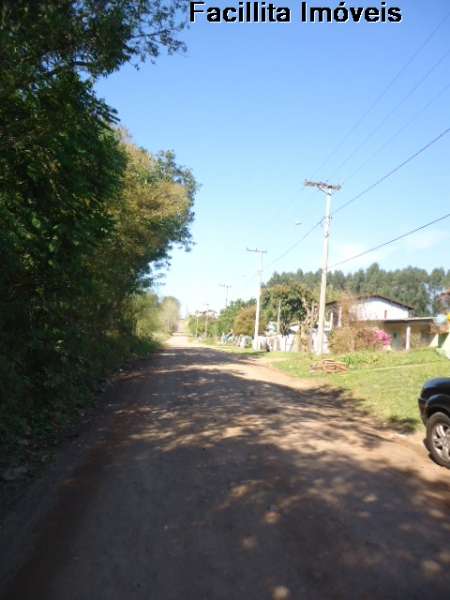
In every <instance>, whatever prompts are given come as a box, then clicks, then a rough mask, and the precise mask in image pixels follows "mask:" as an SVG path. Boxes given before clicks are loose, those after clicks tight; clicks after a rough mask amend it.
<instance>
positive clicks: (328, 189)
mask: <svg viewBox="0 0 450 600" xmlns="http://www.w3.org/2000/svg"><path fill="white" fill-rule="evenodd" d="M305 187H314V188H317V189H319V190H320V191H321V192H323V193H324V194H326V202H325V217H324V220H323V254H322V281H321V283H320V301H319V331H318V338H319V339H318V350H317V354H319V355H321V354H323V339H324V327H325V304H326V298H327V272H328V246H329V241H330V224H331V195H332V193H333V192H338V191H339V190H340V189H341V186H340V185H331V184H329V183H324V182H322V181H308V180H306V181H305Z"/></svg>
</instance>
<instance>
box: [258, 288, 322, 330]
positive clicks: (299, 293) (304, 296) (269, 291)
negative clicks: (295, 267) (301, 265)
mask: <svg viewBox="0 0 450 600" xmlns="http://www.w3.org/2000/svg"><path fill="white" fill-rule="evenodd" d="M311 302H312V295H311V293H310V292H309V291H308V290H307V289H305V288H304V287H303V286H302V285H300V284H299V283H296V282H294V281H291V282H289V283H287V284H279V285H274V286H272V287H270V288H265V289H264V290H263V294H262V306H263V308H264V310H265V312H266V315H267V318H268V319H269V320H273V321H275V320H278V315H279V317H280V333H281V335H287V334H288V333H289V328H290V325H292V324H293V323H294V322H295V323H298V324H300V323H301V321H302V320H303V319H304V317H305V315H306V311H307V305H308V304H311Z"/></svg>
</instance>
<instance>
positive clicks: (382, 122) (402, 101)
mask: <svg viewBox="0 0 450 600" xmlns="http://www.w3.org/2000/svg"><path fill="white" fill-rule="evenodd" d="M449 55H450V50H447V52H445V54H444V55H443V56H441V58H440V59H439V60H438V61H437V62H435V63H434V64H433V66H432V67H431V68H430V69H428V71H427V72H426V73H425V75H424V76H423V77H422V78H421V79H420V80H419V81H418V82H417V83H416V84H415V85H414V86H413V87H412V88H411V89H410V90H409V92H408V93H407V94H406V95H405V96H404V97H403V98H402V99H401V100H400V102H398V103H397V104H396V105H395V107H394V108H393V109H392V110H391V111H390V112H389V113H388V114H387V115H386V116H385V117H384V118H383V119H382V120H381V121H380V123H378V125H377V126H376V127H375V128H374V129H372V131H370V133H368V134H367V135H366V137H365V138H364V139H363V140H362V142H360V143H359V145H358V146H356V148H355V149H354V150H353V151H352V152H351V153H350V154H349V155H348V156H347V157H346V158H345V159H344V160H343V161H342V162H341V164H340V165H339V166H338V167H337V168H336V169H335V170H334V171H333V173H332V175H331V177H334V176H335V175H336V173H338V172H340V171H341V169H342V168H343V167H345V165H346V164H347V163H348V162H349V161H350V160H351V159H352V158H353V157H354V156H355V155H356V154H357V153H358V152H359V151H360V150H361V148H362V147H363V146H364V145H365V144H366V143H367V142H368V141H369V140H370V139H371V138H372V137H373V136H374V135H375V134H376V133H378V131H380V129H381V128H382V127H383V125H384V124H385V123H386V121H388V120H389V118H390V117H391V116H392V115H393V114H394V113H395V112H396V111H397V110H398V109H399V108H400V107H401V106H402V105H403V104H404V103H405V102H406V101H407V100H409V98H411V96H412V95H413V94H414V92H415V91H416V90H417V89H418V88H419V87H420V86H421V85H422V84H423V83H424V82H425V81H426V80H427V79H428V77H429V76H430V75H431V74H432V73H433V71H435V70H436V69H437V68H438V67H439V66H440V65H441V64H442V63H443V62H444V60H445V59H446V58H447V57H448V56H449Z"/></svg>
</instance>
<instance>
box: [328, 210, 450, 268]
mask: <svg viewBox="0 0 450 600" xmlns="http://www.w3.org/2000/svg"><path fill="white" fill-rule="evenodd" d="M449 217H450V213H447V214H446V215H443V216H442V217H439V218H438V219H434V220H433V221H430V222H429V223H425V225H421V226H420V227H416V228H415V229H411V231H407V232H406V233H403V234H402V235H399V236H397V237H395V238H393V239H392V240H389V241H387V242H383V243H381V244H378V246H374V247H373V248H369V249H368V250H365V251H364V252H360V253H359V254H355V255H354V256H350V257H349V258H346V259H344V260H340V261H339V262H337V263H334V265H331V267H329V269H334V268H335V267H338V266H340V265H345V264H346V263H348V262H350V261H351V260H356V259H357V258H361V257H362V256H365V255H366V254H370V253H371V252H375V250H380V249H381V248H384V247H385V246H389V245H390V244H393V243H394V242H398V241H400V240H403V239H404V238H406V237H409V236H410V235H413V234H414V233H417V232H419V231H422V230H423V229H426V228H427V227H431V225H435V224H436V223H439V222H440V221H444V220H445V219H448V218H449Z"/></svg>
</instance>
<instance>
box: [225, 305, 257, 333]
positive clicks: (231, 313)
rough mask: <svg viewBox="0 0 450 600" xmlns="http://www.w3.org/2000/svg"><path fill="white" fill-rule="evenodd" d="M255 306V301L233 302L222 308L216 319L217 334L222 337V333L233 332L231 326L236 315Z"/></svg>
mask: <svg viewBox="0 0 450 600" xmlns="http://www.w3.org/2000/svg"><path fill="white" fill-rule="evenodd" d="M253 304H256V300H254V299H252V300H248V301H247V300H241V299H238V300H233V301H232V302H230V304H229V305H228V306H227V307H226V308H224V309H223V310H222V311H221V312H220V314H219V317H218V319H217V333H218V335H222V334H224V333H230V332H231V331H232V330H233V324H234V320H235V318H236V316H237V315H238V313H239V312H240V311H241V310H242V309H243V308H246V307H248V306H252V305H253Z"/></svg>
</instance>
